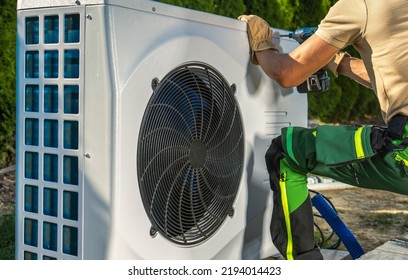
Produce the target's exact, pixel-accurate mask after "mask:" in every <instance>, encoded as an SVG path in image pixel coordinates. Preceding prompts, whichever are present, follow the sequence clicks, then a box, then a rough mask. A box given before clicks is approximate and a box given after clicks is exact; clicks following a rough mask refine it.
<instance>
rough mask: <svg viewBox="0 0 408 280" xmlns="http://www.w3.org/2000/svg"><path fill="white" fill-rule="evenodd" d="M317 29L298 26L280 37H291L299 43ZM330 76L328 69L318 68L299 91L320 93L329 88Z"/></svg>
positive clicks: (299, 87)
mask: <svg viewBox="0 0 408 280" xmlns="http://www.w3.org/2000/svg"><path fill="white" fill-rule="evenodd" d="M316 30H317V27H302V28H298V29H296V30H295V31H293V32H290V33H289V34H285V35H280V37H289V38H291V39H294V40H296V41H297V42H298V43H299V44H302V43H303V42H304V41H306V40H307V39H309V38H310V37H311V36H312V35H313V34H314V33H315V32H316ZM329 86H330V78H329V76H328V74H327V71H326V70H324V69H320V70H318V71H317V72H316V73H314V74H313V75H312V76H310V77H309V78H307V79H306V81H304V82H303V83H302V84H300V85H298V86H297V90H298V91H299V93H307V92H313V93H319V92H324V91H326V90H328V89H329Z"/></svg>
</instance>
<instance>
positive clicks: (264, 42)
mask: <svg viewBox="0 0 408 280" xmlns="http://www.w3.org/2000/svg"><path fill="white" fill-rule="evenodd" d="M238 19H239V20H242V21H245V22H247V24H248V39H249V46H250V48H251V61H252V63H254V64H259V62H258V60H257V59H256V56H255V52H257V51H264V50H269V49H273V50H276V51H278V48H277V47H276V45H275V44H274V43H273V42H272V30H271V27H270V26H269V24H268V23H267V22H266V21H265V20H263V19H262V18H260V17H258V16H255V15H242V16H239V17H238Z"/></svg>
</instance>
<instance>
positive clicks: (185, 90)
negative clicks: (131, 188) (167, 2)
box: [137, 63, 244, 245]
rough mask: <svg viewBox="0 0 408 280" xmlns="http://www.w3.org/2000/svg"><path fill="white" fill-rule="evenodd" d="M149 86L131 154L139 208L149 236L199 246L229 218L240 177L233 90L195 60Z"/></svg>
mask: <svg viewBox="0 0 408 280" xmlns="http://www.w3.org/2000/svg"><path fill="white" fill-rule="evenodd" d="M152 85H153V89H154V92H153V95H152V97H151V99H150V101H149V103H148V105H147V108H146V111H145V113H144V116H143V121H142V126H141V130H140V136H139V143H138V158H137V168H138V177H139V178H138V179H139V187H140V193H141V197H142V200H143V204H144V208H145V210H146V213H147V215H148V216H149V219H150V221H151V223H152V230H153V233H154V232H156V231H158V232H159V233H161V234H162V235H163V236H164V237H166V238H167V239H169V240H170V241H172V242H174V243H177V244H180V245H194V244H197V243H201V242H203V241H205V240H206V239H208V238H209V237H210V236H211V235H212V234H213V233H214V232H216V231H217V229H218V228H219V227H220V226H221V225H222V223H223V222H224V220H225V218H226V217H227V216H228V215H232V213H233V206H232V205H233V202H234V199H235V196H236V193H237V190H238V187H239V183H240V180H241V174H242V168H243V160H244V140H243V138H244V136H243V128H242V122H241V115H240V112H239V109H238V106H237V103H236V101H235V99H234V89H233V87H230V86H229V84H228V83H227V82H226V81H225V79H224V78H223V77H222V76H221V74H220V73H218V72H217V71H216V70H215V69H213V68H212V67H210V66H208V65H205V64H202V63H189V64H185V65H182V66H180V67H178V68H176V69H174V70H173V71H171V72H170V73H169V74H167V75H166V77H165V78H163V80H162V81H161V82H160V83H158V82H157V80H154V81H153V83H152Z"/></svg>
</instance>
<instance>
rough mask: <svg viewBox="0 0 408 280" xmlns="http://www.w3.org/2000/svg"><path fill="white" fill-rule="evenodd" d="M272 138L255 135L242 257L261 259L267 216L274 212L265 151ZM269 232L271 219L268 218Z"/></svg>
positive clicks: (265, 237) (267, 237)
mask: <svg viewBox="0 0 408 280" xmlns="http://www.w3.org/2000/svg"><path fill="white" fill-rule="evenodd" d="M270 142H271V139H262V138H260V137H258V136H256V137H255V141H254V147H252V149H251V155H250V157H249V159H248V165H247V169H246V171H247V187H248V205H247V211H246V229H245V234H244V244H243V248H242V259H258V260H259V259H261V257H262V256H261V250H262V246H263V242H264V241H265V239H270V236H263V234H264V233H265V228H264V227H265V218H266V217H269V216H271V213H272V203H271V201H272V191H271V190H270V187H269V179H268V173H267V170H266V165H265V152H266V150H267V148H268V146H269V145H270ZM267 221H268V223H267V224H266V225H267V226H268V229H267V231H268V232H269V221H270V220H269V219H267Z"/></svg>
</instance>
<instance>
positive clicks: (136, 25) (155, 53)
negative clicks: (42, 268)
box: [16, 0, 307, 259]
mask: <svg viewBox="0 0 408 280" xmlns="http://www.w3.org/2000/svg"><path fill="white" fill-rule="evenodd" d="M71 14H78V15H79V16H80V30H79V33H80V35H79V42H77V43H72V44H71V43H66V42H65V41H64V40H63V39H62V38H63V37H64V31H66V30H64V28H65V26H64V18H65V16H66V15H71ZM55 15H58V18H59V29H58V30H59V31H58V32H59V37H60V40H59V42H58V43H52V44H46V43H44V41H43V37H45V36H46V35H43V34H42V32H43V29H44V28H46V27H45V24H44V23H43V22H44V20H45V18H46V17H47V20H48V19H49V18H48V17H50V16H55ZM35 16H38V21H39V27H38V28H39V30H40V31H39V42H38V43H37V44H31V45H27V44H26V36H27V35H26V27H27V25H26V19H27V18H30V17H35ZM18 32H19V36H18V69H17V70H18V84H17V105H18V124H17V138H18V139H17V141H18V143H17V157H18V162H17V189H18V193H17V210H16V211H17V243H16V245H17V246H16V247H17V248H16V253H17V254H16V256H17V258H19V259H23V258H48V257H51V258H61V259H76V258H79V259H241V258H244V259H260V258H265V257H268V256H270V255H273V254H275V253H277V251H276V249H275V248H274V246H273V244H272V243H271V240H270V233H269V224H270V218H271V212H272V207H271V206H272V200H271V191H270V188H269V180H268V174H267V171H266V166H265V161H264V154H265V151H266V149H267V147H268V145H269V143H270V141H271V140H272V138H274V137H276V136H278V135H279V134H280V129H281V128H282V127H285V126H288V125H299V126H306V122H307V100H306V95H301V94H298V93H297V91H296V89H294V88H291V89H282V88H280V87H279V86H278V85H277V84H276V83H275V82H273V81H272V80H270V79H269V78H268V77H267V76H266V75H265V74H263V72H262V70H261V69H260V67H259V66H255V65H253V64H251V62H250V61H249V48H248V41H247V33H246V25H245V23H243V22H240V21H238V20H235V19H230V18H226V17H221V16H216V15H212V14H207V13H203V12H198V11H194V10H190V9H184V8H179V7H175V6H170V5H166V4H162V3H157V2H154V1H142V0H139V1H132V0H116V1H115V0H106V1H103V0H100V1H96V0H94V1H93V0H89V1H80V3H79V2H78V1H69V0H60V1H37V0H36V1H34V0H31V1H29V0H26V1H22V0H21V1H18ZM279 33H286V32H285V31H282V30H274V39H275V41H276V44H277V45H278V46H279V48H280V49H281V50H282V52H288V51H290V50H292V49H293V48H295V47H296V46H297V43H296V42H295V41H293V40H290V39H288V38H282V39H281V38H279ZM71 49H75V50H78V51H79V64H78V65H79V66H78V67H79V74H78V76H77V77H74V78H72V77H68V78H67V77H65V74H64V70H65V68H64V67H66V66H65V65H62V64H63V63H69V60H66V58H65V57H64V55H65V54H66V53H65V51H66V50H71ZM47 50H57V51H58V55H59V60H58V61H59V62H60V65H59V68H58V71H59V75H58V77H57V78H46V77H43V76H42V72H43V69H44V73H45V72H46V69H45V68H46V64H47V62H46V61H45V62H43V60H44V59H46V54H45V51H47ZM30 51H38V56H39V58H38V60H39V66H38V69H39V72H40V74H39V76H38V77H37V78H35V77H34V78H29V77H27V74H26V72H27V69H26V68H27V64H28V62H29V61H28V60H29V59H30V56H29V57H28V58H27V52H30ZM29 54H30V55H31V53H29ZM47 54H48V53H47ZM191 61H199V62H204V63H206V64H208V65H211V66H212V67H214V68H215V69H217V70H218V71H219V72H220V73H222V75H223V76H224V78H225V79H226V80H227V81H228V82H229V83H230V84H235V85H236V88H237V91H236V99H237V101H238V104H239V107H240V110H241V114H242V120H243V126H244V134H245V162H244V172H243V174H242V179H241V184H240V187H239V191H238V193H237V196H236V198H235V203H234V209H235V212H234V215H233V216H232V217H227V218H226V220H225V221H224V223H223V225H222V226H221V227H220V228H219V230H218V231H217V232H216V234H214V235H213V236H212V237H211V238H210V239H208V240H207V241H205V242H204V243H202V244H199V245H195V246H190V247H184V246H178V245H174V244H173V243H171V242H169V241H168V240H167V239H165V238H163V237H162V236H161V235H160V234H158V235H156V236H155V237H153V238H152V237H151V236H150V234H149V230H150V227H151V223H150V221H149V219H148V217H147V215H146V212H145V210H144V208H143V204H142V202H141V198H140V193H139V189H138V180H137V168H136V164H137V163H136V153H137V141H138V135H139V129H140V126H141V121H142V117H143V113H144V111H145V108H146V105H147V103H148V101H149V98H150V96H151V94H152V88H151V81H152V80H153V79H154V78H158V79H159V80H161V79H162V78H163V77H164V76H165V75H166V74H167V73H169V72H170V71H171V70H172V69H174V68H175V67H177V66H179V65H181V64H183V63H186V62H191ZM27 85H38V91H39V100H40V102H39V109H38V111H37V112H31V111H29V112H28V111H27V100H26V99H27ZM48 85H56V86H57V87H58V90H59V91H58V101H59V103H58V104H59V105H58V110H57V112H45V111H44V110H45V109H46V105H45V102H48V101H46V96H47V95H45V91H46V90H45V89H44V87H45V86H48ZM66 85H78V87H79V98H78V99H79V100H78V101H79V105H78V110H79V111H78V113H75V114H70V113H68V114H67V113H65V111H64V110H65V103H64V102H66V100H65V99H64V96H65V95H64V91H65V88H66ZM30 90H31V89H30ZM47 90H48V88H47ZM27 119H29V120H30V122H28V123H29V125H30V128H27ZM33 120H34V121H33ZM35 120H37V121H35ZM46 120H55V121H57V122H58V129H57V130H58V140H56V141H57V142H58V145H57V147H50V146H49V145H48V146H47V145H46V141H47V140H46V135H48V134H49V133H50V132H49V131H47V129H48V127H49V125H50V123H49V122H46ZM70 121H74V122H76V123H77V124H78V136H77V138H78V139H77V140H78V146H77V147H76V148H74V149H72V148H69V147H68V148H67V147H65V142H64V141H65V137H67V136H66V134H65V133H67V131H68V132H69V131H70V130H69V128H68V130H65V129H66V128H65V124H66V123H67V122H68V123H69V122H70ZM36 122H37V123H38V128H36V129H34V132H36V133H38V138H39V140H38V143H37V145H33V143H30V144H29V145H27V139H26V138H27V137H28V136H27V135H28V132H29V133H31V134H32V133H34V132H33V129H32V126H33V124H34V127H35V123H36ZM30 137H31V136H30ZM43 137H44V139H42V138H43ZM30 141H31V140H30ZM34 144H35V143H34ZM27 152H29V153H32V152H34V153H37V157H38V160H37V162H38V178H37V179H35V178H27V176H26V174H27V173H26V169H27V156H26V153H27ZM50 154H52V155H55V156H56V158H57V159H56V160H57V161H58V163H59V164H58V171H56V172H57V174H58V175H55V176H56V177H57V179H56V181H52V182H50V181H49V180H48V179H45V176H49V175H48V174H45V173H46V172H45V170H47V168H49V166H48V167H47V164H48V165H49V163H47V160H49V158H48V157H49V155H50ZM30 156H31V154H30ZM70 156H72V157H75V158H77V160H78V170H77V173H78V174H77V176H78V183H77V184H76V185H74V186H72V185H70V184H67V183H66V182H65V181H64V180H65V179H64V178H65V177H67V176H66V174H65V172H72V170H71V169H69V170H68V171H67V169H66V165H67V164H66V162H65V160H66V157H70ZM51 162H53V161H52V160H51ZM30 164H31V165H30V166H32V162H31V161H30ZM64 168H65V169H64ZM74 169H75V168H74ZM64 176H65V177H64ZM68 177H69V176H68ZM27 185H28V186H35V187H36V188H34V189H33V188H28V189H27ZM46 189H47V194H46ZM49 189H53V190H56V193H57V194H56V197H57V198H56V199H55V202H54V203H56V204H55V206H52V207H55V208H56V210H55V211H56V214H55V215H54V216H52V215H50V214H49V213H47V214H44V209H46V208H47V207H49V205H48V204H47V205H45V204H46V203H47V202H46V201H47V200H49V199H50V196H49V194H48V191H49ZM33 190H34V191H33ZM66 194H69V195H68V196H66ZM72 195H73V196H72ZM33 196H34V198H33ZM35 196H36V197H37V209H36V210H37V212H35V211H33V209H32V208H33V207H32V205H31V204H30V203H28V202H27V200H29V202H32V201H35ZM51 197H52V196H51ZM73 198H77V200H78V203H77V209H76V210H74V212H77V216H78V217H77V218H76V219H74V220H72V216H71V217H70V214H69V213H68V212H69V209H70V208H69V207H74V206H75V205H76V204H75V203H72V202H71V201H72V199H73ZM27 204H29V205H28V206H27ZM27 208H29V209H28V210H27ZM34 208H35V207H34ZM66 208H67V209H66ZM66 212H67V213H68V214H65V213H66ZM66 216H68V218H67V217H66ZM74 216H75V215H74ZM27 219H28V222H27ZM33 225H36V227H33ZM54 225H55V226H54ZM71 228H74V229H77V236H76V237H77V239H75V238H74V239H72V234H73V233H72V232H69V231H68V232H67V229H71ZM33 230H35V231H37V233H36V234H33V232H32V231H33ZM74 232H75V230H74ZM70 234H71V235H70ZM33 238H34V239H35V238H37V241H36V242H34V243H32V242H33ZM52 239H55V240H54V241H53V240H52ZM75 242H77V244H75V246H77V249H76V250H77V251H76V253H75V252H74V254H73V253H72V252H70V251H69V246H74V245H73V243H75ZM50 246H51V247H50ZM67 248H68V249H67ZM67 250H68V251H67ZM74 251H75V250H74ZM67 252H68V253H67Z"/></svg>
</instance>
